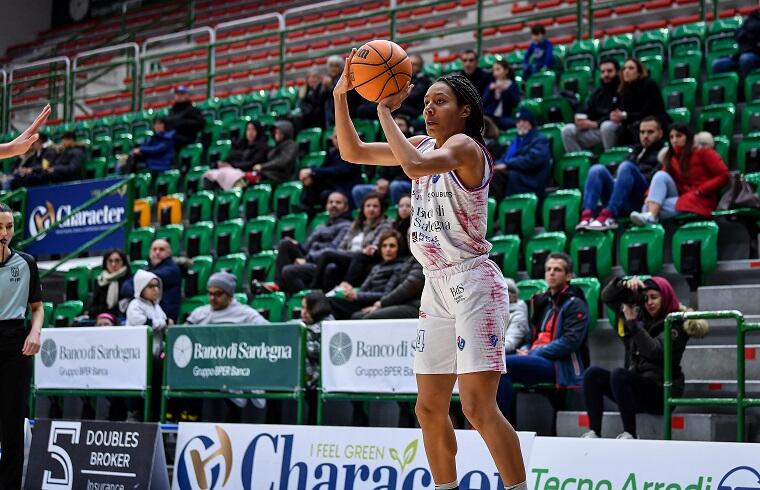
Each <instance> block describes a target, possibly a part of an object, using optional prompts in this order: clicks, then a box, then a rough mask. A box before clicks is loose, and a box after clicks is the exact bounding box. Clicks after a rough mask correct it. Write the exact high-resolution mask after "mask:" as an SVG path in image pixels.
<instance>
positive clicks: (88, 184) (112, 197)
mask: <svg viewBox="0 0 760 490" xmlns="http://www.w3.org/2000/svg"><path fill="white" fill-rule="evenodd" d="M120 180H122V179H120V178H111V179H101V180H85V181H82V182H73V183H70V184H56V185H52V186H45V187H31V188H29V189H28V190H27V198H26V199H27V205H26V209H27V216H26V221H25V224H26V226H25V228H26V229H25V230H24V232H25V235H24V236H26V237H31V236H34V235H36V234H37V233H39V232H40V231H44V230H46V229H48V228H49V227H50V225H51V224H52V223H53V222H54V221H60V220H61V219H62V218H64V217H65V216H68V215H69V214H71V211H72V210H73V209H75V208H77V207H78V206H80V205H82V204H84V203H85V202H86V201H88V200H90V198H92V197H93V196H95V195H97V194H99V193H100V192H102V191H104V190H106V189H108V188H109V187H111V186H112V185H114V184H116V183H117V182H119V181H120ZM129 206H130V203H129V194H128V192H127V185H124V186H123V187H122V188H120V189H119V191H118V192H114V193H112V194H109V195H108V196H103V198H102V199H100V200H98V201H96V202H95V203H94V204H93V205H92V206H90V207H89V208H87V209H83V210H82V211H80V212H78V213H76V214H75V215H74V216H72V217H71V218H69V219H68V220H66V221H65V222H63V223H61V224H60V225H58V226H57V227H56V228H54V229H53V230H52V231H50V232H49V233H45V234H44V235H41V236H40V237H39V238H38V239H37V240H35V241H34V242H32V243H30V244H28V245H27V246H26V247H25V248H24V251H25V252H27V253H30V254H32V255H51V254H61V255H63V254H67V253H69V252H73V251H74V250H76V249H77V248H79V247H80V246H82V245H84V244H85V243H87V242H89V241H90V240H92V239H93V238H95V237H97V236H98V235H100V234H101V233H103V232H104V231H106V230H108V229H109V228H111V227H113V226H114V225H116V224H118V223H121V222H122V221H126V220H127V211H128V209H129ZM124 233H125V231H124V228H120V229H119V230H117V231H115V232H114V233H112V234H110V235H108V236H107V237H106V238H104V239H103V240H101V241H99V242H98V243H96V244H95V245H93V246H92V248H90V249H89V251H91V252H96V251H102V250H107V249H109V248H123V247H124V236H125V235H124Z"/></svg>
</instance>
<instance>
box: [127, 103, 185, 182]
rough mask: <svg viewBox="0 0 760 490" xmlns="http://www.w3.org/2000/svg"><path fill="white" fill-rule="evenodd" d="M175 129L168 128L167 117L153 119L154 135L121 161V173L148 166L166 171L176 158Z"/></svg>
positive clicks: (156, 171)
mask: <svg viewBox="0 0 760 490" xmlns="http://www.w3.org/2000/svg"><path fill="white" fill-rule="evenodd" d="M175 134H176V132H175V131H174V130H171V131H167V130H166V119H164V118H162V117H157V118H156V119H155V120H154V121H153V136H151V137H150V138H149V139H148V141H146V142H145V143H143V144H141V145H140V146H138V147H137V148H134V149H133V150H132V151H131V152H130V154H129V156H128V157H127V158H126V160H123V161H122V162H123V163H122V162H120V163H119V166H120V168H121V173H125V174H131V173H135V172H137V171H138V170H142V169H143V168H147V169H148V170H150V171H151V172H152V173H158V172H166V171H167V170H169V169H170V168H172V161H173V160H174V136H175Z"/></svg>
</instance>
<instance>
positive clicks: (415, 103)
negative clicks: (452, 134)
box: [356, 54, 432, 127]
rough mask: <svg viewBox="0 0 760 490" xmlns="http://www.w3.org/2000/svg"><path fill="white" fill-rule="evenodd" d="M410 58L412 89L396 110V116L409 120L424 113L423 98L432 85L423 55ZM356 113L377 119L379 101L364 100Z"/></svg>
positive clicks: (363, 117)
mask: <svg viewBox="0 0 760 490" xmlns="http://www.w3.org/2000/svg"><path fill="white" fill-rule="evenodd" d="M409 60H410V61H411V62H412V79H411V80H410V82H409V83H410V85H411V86H412V91H411V92H410V93H409V95H408V96H407V97H406V99H404V101H403V102H402V103H401V107H399V108H398V109H397V110H396V111H394V112H395V114H394V116H403V117H404V118H406V119H407V121H410V120H415V119H417V118H418V117H419V115H420V114H422V111H423V110H424V107H425V102H424V100H423V99H424V98H425V93H427V90H428V88H430V85H432V82H431V81H430V79H429V78H428V77H426V76H425V75H424V74H423V73H422V67H423V66H424V62H423V61H422V57H421V56H420V55H418V54H410V55H409ZM356 115H357V117H359V118H361V119H371V120H377V103H376V102H369V101H363V102H362V103H361V104H360V105H359V107H358V109H357V110H356ZM422 126H424V122H423V123H422V124H421V127H422Z"/></svg>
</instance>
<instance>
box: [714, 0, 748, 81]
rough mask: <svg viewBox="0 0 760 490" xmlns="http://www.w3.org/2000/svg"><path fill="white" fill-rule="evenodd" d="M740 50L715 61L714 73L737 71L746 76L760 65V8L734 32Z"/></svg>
mask: <svg viewBox="0 0 760 490" xmlns="http://www.w3.org/2000/svg"><path fill="white" fill-rule="evenodd" d="M734 39H736V44H737V45H738V47H739V52H737V53H735V54H733V55H731V56H721V57H720V58H718V59H716V60H714V61H713V64H712V69H713V73H724V72H736V70H739V73H741V75H742V76H743V77H746V76H747V75H748V74H749V72H751V71H752V70H754V69H755V68H757V67H760V9H755V10H754V11H752V12H751V13H750V14H749V15H748V16H747V18H746V19H744V22H742V25H741V26H739V28H738V29H737V30H736V32H735V33H734Z"/></svg>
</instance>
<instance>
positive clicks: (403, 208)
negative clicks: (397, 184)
mask: <svg viewBox="0 0 760 490" xmlns="http://www.w3.org/2000/svg"><path fill="white" fill-rule="evenodd" d="M411 215H412V198H411V197H409V196H404V197H402V198H401V199H399V200H398V217H399V218H400V219H407V218H408V217H410V216H411Z"/></svg>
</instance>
